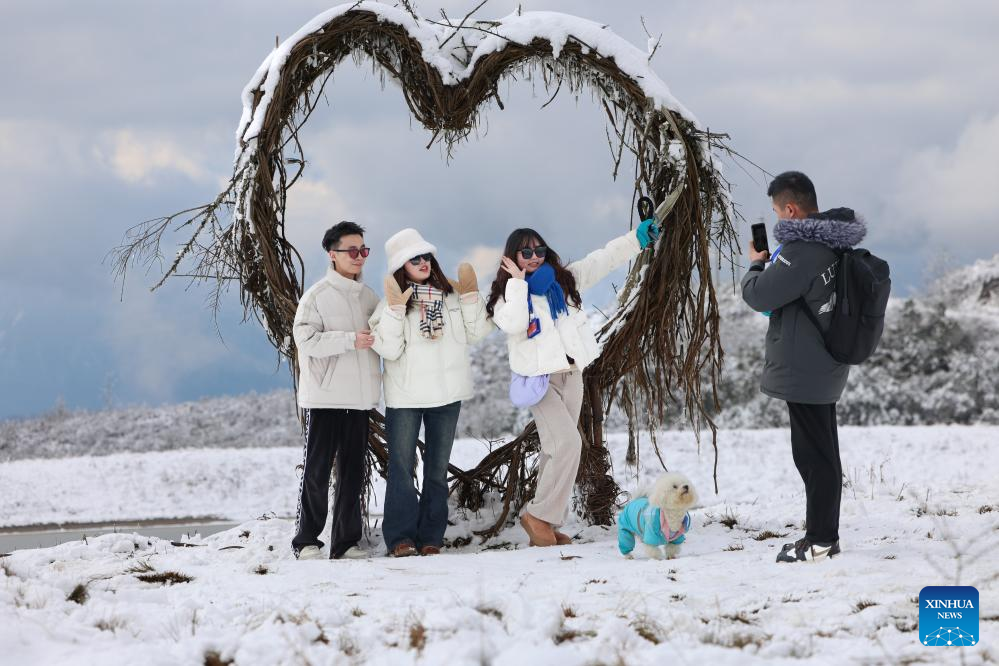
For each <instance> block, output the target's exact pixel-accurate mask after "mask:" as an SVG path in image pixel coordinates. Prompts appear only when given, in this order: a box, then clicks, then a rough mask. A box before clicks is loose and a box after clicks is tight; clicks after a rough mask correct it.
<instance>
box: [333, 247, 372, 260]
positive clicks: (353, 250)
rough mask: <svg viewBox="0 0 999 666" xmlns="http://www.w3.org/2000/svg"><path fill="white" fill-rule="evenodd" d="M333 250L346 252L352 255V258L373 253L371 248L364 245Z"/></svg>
mask: <svg viewBox="0 0 999 666" xmlns="http://www.w3.org/2000/svg"><path fill="white" fill-rule="evenodd" d="M333 252H346V253H347V254H349V255H350V258H351V259H357V255H361V256H362V257H367V256H368V255H369V254H371V248H370V247H367V246H364V245H362V246H361V247H360V248H356V247H352V248H348V249H346V250H333Z"/></svg>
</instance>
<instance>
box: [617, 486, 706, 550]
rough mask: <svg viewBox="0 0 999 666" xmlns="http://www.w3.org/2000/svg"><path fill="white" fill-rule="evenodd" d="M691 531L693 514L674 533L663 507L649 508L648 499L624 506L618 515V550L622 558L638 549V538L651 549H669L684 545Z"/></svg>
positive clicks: (640, 498) (637, 500) (684, 517)
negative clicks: (664, 547)
mask: <svg viewBox="0 0 999 666" xmlns="http://www.w3.org/2000/svg"><path fill="white" fill-rule="evenodd" d="M689 529H690V514H689V513H685V514H683V521H681V524H680V526H679V528H677V529H676V530H670V527H669V522H668V521H667V520H666V514H664V513H663V512H662V511H660V510H659V507H656V506H652V505H651V504H649V498H648V497H639V498H637V499H634V500H632V501H630V502H628V503H627V504H625V505H624V508H623V509H621V513H619V514H617V547H618V548H619V549H620V550H621V554H622V555H627V554H628V553H630V552H631V551H632V550H634V549H635V536H640V537H641V539H642V542H643V543H645V544H646V545H649V546H665V545H666V544H667V543H671V544H674V545H677V546H678V545H680V544H681V543H683V542H684V540H685V539H686V537H684V536H683V535H684V533H685V532H686V531H687V530H689Z"/></svg>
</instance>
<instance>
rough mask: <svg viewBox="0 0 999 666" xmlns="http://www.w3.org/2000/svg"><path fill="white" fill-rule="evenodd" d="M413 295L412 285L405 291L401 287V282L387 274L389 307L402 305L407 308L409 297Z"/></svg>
mask: <svg viewBox="0 0 999 666" xmlns="http://www.w3.org/2000/svg"><path fill="white" fill-rule="evenodd" d="M412 295H413V288H412V287H410V288H408V289H407V290H406V291H403V290H401V289H400V288H399V283H398V282H396V281H395V278H394V277H393V276H391V275H386V276H385V302H386V304H387V305H388V306H389V307H393V306H395V305H401V306H402V307H403V309H405V307H406V304H407V303H409V299H410V297H411V296H412Z"/></svg>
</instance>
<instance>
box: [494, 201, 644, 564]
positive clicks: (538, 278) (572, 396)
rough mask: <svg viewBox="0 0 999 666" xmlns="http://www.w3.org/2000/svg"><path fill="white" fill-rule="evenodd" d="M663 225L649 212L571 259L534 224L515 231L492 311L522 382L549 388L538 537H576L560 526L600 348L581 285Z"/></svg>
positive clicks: (532, 508) (526, 523)
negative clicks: (587, 376)
mask: <svg viewBox="0 0 999 666" xmlns="http://www.w3.org/2000/svg"><path fill="white" fill-rule="evenodd" d="M656 233H657V230H656V227H655V226H654V225H653V221H652V220H646V221H645V222H643V223H642V224H641V225H640V226H639V227H638V229H636V230H634V231H629V232H628V233H627V234H625V235H623V236H621V237H619V238H615V239H614V240H612V241H611V242H610V243H608V244H607V245H606V246H605V247H603V248H601V249H599V250H595V251H593V252H591V253H590V254H588V255H587V256H586V257H584V258H582V259H580V260H579V261H574V262H572V263H570V264H568V265H567V266H563V264H562V260H561V258H560V257H559V255H558V253H557V252H555V251H554V250H553V249H552V248H550V247H548V244H547V243H546V242H545V240H544V238H542V237H541V234H539V233H538V232H536V231H534V230H533V229H517V230H515V231H514V232H513V233H512V234H510V237H509V238H507V241H506V247H505V249H504V251H503V255H504V256H503V258H502V263H501V267H500V269H499V271H498V272H497V274H496V279H495V280H494V281H493V285H492V291H491V293H490V295H489V299H488V301H487V302H486V312H487V314H488V316H489V317H491V318H492V320H493V322H494V323H495V324H496V326H497V327H499V328H500V329H501V330H502V331H503V332H504V333H506V336H507V347H508V349H509V353H510V368H511V369H512V371H513V373H514V378H515V382H516V381H517V380H524V379H525V378H526V380H527V381H529V382H530V381H533V382H534V386H535V387H540V389H541V390H538V394H539V395H537V398H538V400H537V401H536V402H535V401H534V400H531V402H532V403H533V404H531V413H532V415H533V416H534V421H535V423H536V425H537V427H538V436H539V438H540V439H541V453H540V454H539V455H540V459H539V467H538V484H537V489H536V490H535V493H534V498H533V499H532V500H531V501H530V502H529V503H528V504H527V505H526V506H525V507H524V510H523V512H522V513H521V517H520V524H521V525H522V526H523V528H524V531H525V532H527V535H528V537H530V541H531V545H534V546H554V545H556V544H560V545H564V544H568V543H570V542H571V541H572V540H571V539H570V538H569V537H568V536H567V535H565V534H563V533H562V532H559V531H558V530H557V529H556V528H557V527H558V526H560V525H562V523H564V522H565V518H566V515H567V514H568V510H569V500H570V499H571V497H572V489H573V485H574V484H575V480H576V473H577V471H578V469H579V458H580V453H581V450H582V440H581V439H580V436H579V430H578V428H577V423H578V422H579V412H580V409H581V407H582V404H583V370H584V369H585V368H586V366H588V365H589V364H590V363H591V362H592V361H593V360H594V359H596V357H597V356H598V355H599V353H600V349H599V347H598V346H597V340H596V336H594V334H593V331H592V330H591V329H590V324H589V321H588V319H587V315H586V312H585V310H584V308H583V301H582V298H581V297H580V293H581V292H583V291H586V290H587V289H589V288H590V287H592V286H593V285H595V284H596V283H597V282H599V281H600V280H602V279H603V278H604V277H606V276H607V275H608V274H609V273H610V272H611V271H613V270H614V269H615V268H618V267H619V266H621V265H623V264H625V263H627V262H628V261H629V260H631V259H633V258H634V257H635V256H636V255H637V254H638V253H639V252H640V251H641V250H642V249H644V248H645V247H646V246H647V245H649V244H650V243H651V242H653V240H654V237H655V235H656ZM546 378H547V390H544V387H545V383H544V382H545V379H546Z"/></svg>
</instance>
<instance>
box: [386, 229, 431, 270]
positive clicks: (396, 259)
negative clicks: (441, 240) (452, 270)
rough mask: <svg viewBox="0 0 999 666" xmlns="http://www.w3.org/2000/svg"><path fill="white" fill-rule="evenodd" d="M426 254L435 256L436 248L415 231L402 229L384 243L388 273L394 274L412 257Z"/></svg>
mask: <svg viewBox="0 0 999 666" xmlns="http://www.w3.org/2000/svg"><path fill="white" fill-rule="evenodd" d="M428 252H429V253H430V254H433V255H436V254H437V248H436V247H434V246H433V245H431V244H430V243H428V242H427V241H425V240H423V236H421V235H420V232H419V231H417V230H416V229H403V230H402V231H400V232H399V233H397V234H395V235H394V236H392V237H391V238H389V239H388V240H387V241H385V256H386V257H388V272H389V273H395V272H396V271H397V270H399V269H400V268H402V266H403V264H405V263H406V262H407V261H409V260H410V259H412V258H413V257H415V256H417V255H420V254H426V253H428Z"/></svg>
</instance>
